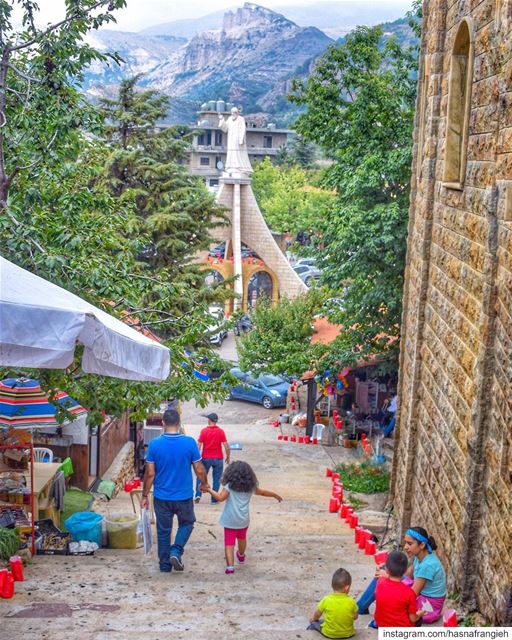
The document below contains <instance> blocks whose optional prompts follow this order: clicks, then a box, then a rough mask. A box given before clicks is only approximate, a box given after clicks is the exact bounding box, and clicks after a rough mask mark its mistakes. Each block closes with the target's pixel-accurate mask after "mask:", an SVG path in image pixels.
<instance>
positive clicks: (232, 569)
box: [224, 567, 235, 575]
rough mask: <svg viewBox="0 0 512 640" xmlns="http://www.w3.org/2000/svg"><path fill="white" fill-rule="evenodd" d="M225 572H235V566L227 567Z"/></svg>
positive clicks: (227, 573)
mask: <svg viewBox="0 0 512 640" xmlns="http://www.w3.org/2000/svg"><path fill="white" fill-rule="evenodd" d="M224 573H225V574H226V575H229V574H231V573H235V567H226V570H225V571H224Z"/></svg>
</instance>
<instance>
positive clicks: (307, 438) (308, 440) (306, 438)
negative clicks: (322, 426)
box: [304, 436, 311, 444]
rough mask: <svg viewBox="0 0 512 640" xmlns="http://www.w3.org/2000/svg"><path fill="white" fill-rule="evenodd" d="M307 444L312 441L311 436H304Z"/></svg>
mask: <svg viewBox="0 0 512 640" xmlns="http://www.w3.org/2000/svg"><path fill="white" fill-rule="evenodd" d="M304 442H305V444H309V443H310V442H311V438H310V437H309V436H304Z"/></svg>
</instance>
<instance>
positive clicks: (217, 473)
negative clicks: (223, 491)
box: [196, 458, 224, 503]
mask: <svg viewBox="0 0 512 640" xmlns="http://www.w3.org/2000/svg"><path fill="white" fill-rule="evenodd" d="M202 462H203V466H204V470H205V472H206V475H207V476H208V471H210V469H212V474H213V490H214V491H218V490H219V488H220V479H221V478H222V472H223V471H224V460H223V459H222V458H203V460H202ZM200 484H201V480H199V478H198V479H197V482H196V498H199V497H200V496H201V492H200V491H199V485H200ZM212 502H213V503H215V502H217V500H215V498H212Z"/></svg>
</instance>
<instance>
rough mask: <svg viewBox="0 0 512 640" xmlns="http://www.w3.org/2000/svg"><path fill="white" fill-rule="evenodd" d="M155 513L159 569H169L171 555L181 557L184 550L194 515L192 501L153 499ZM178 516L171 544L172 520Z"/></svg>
mask: <svg viewBox="0 0 512 640" xmlns="http://www.w3.org/2000/svg"><path fill="white" fill-rule="evenodd" d="M154 505H155V515H156V534H157V539H158V561H159V563H160V571H170V570H171V562H170V557H171V556H177V557H178V558H181V556H182V555H183V552H184V550H185V545H186V544H187V541H188V539H189V538H190V534H191V533H192V529H193V528H194V522H195V521H196V517H195V515H194V501H193V500H192V498H190V499H189V500H159V499H158V498H155V499H154ZM174 516H176V517H177V518H178V531H176V535H175V537H174V544H173V545H171V533H172V521H173V519H174Z"/></svg>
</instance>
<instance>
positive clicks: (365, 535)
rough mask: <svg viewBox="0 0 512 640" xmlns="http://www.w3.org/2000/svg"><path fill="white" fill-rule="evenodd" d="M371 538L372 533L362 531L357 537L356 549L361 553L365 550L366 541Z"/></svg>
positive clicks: (366, 530) (365, 530)
mask: <svg viewBox="0 0 512 640" xmlns="http://www.w3.org/2000/svg"><path fill="white" fill-rule="evenodd" d="M371 537H372V532H371V531H368V529H363V530H362V531H361V533H360V535H359V544H358V548H359V549H361V551H364V550H365V548H366V541H367V540H369V539H370V538H371Z"/></svg>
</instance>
